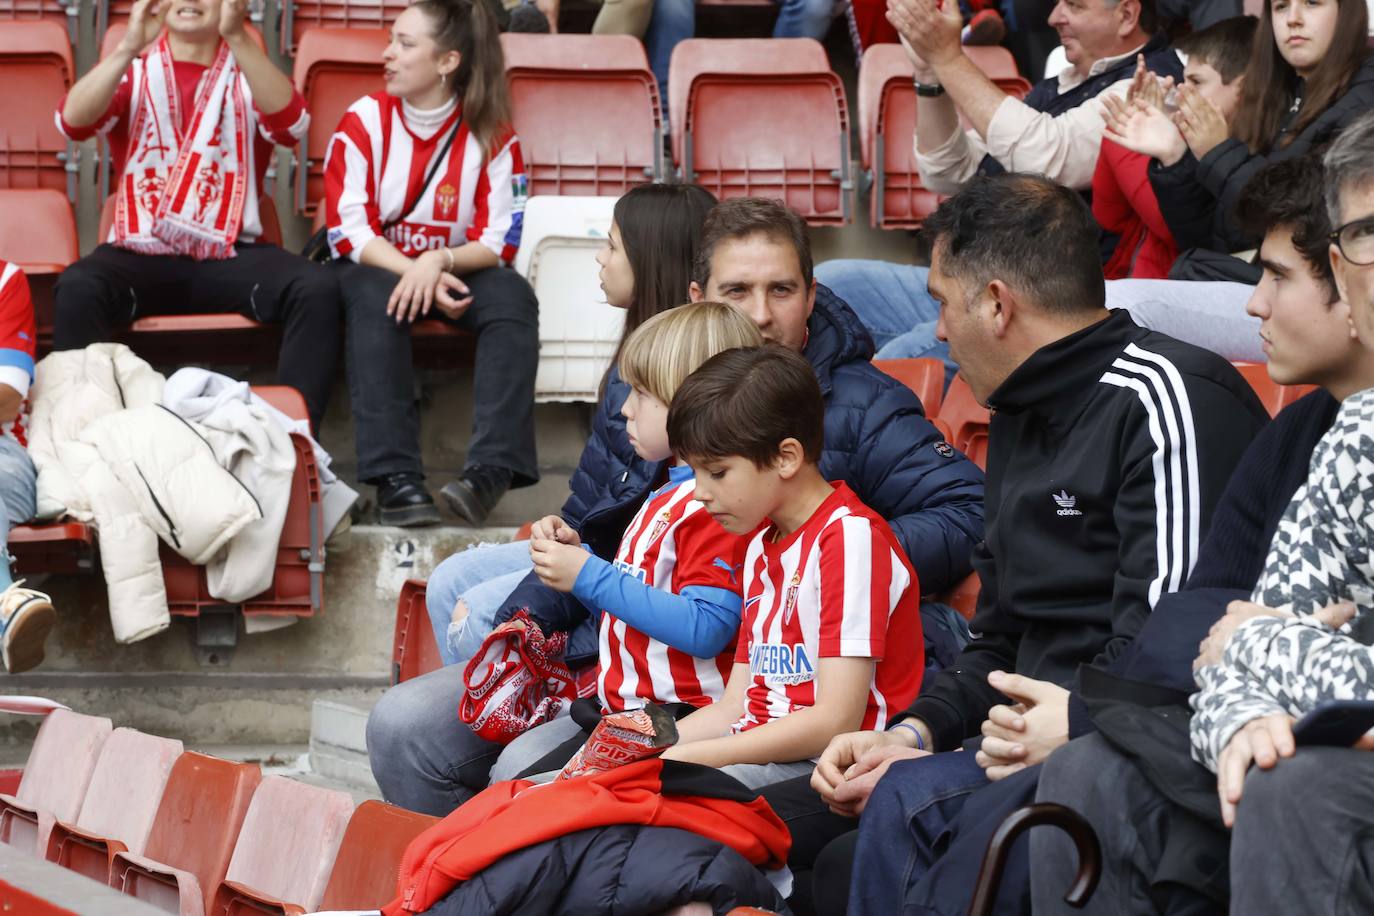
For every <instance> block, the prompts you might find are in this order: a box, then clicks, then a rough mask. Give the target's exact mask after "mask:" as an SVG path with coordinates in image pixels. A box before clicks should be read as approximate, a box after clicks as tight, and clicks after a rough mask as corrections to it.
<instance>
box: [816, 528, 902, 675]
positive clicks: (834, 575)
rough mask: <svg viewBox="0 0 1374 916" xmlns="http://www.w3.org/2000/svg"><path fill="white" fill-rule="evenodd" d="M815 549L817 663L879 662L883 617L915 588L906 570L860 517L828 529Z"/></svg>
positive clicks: (884, 633) (883, 637)
mask: <svg viewBox="0 0 1374 916" xmlns="http://www.w3.org/2000/svg"><path fill="white" fill-rule="evenodd" d="M816 549H817V550H818V551H819V553H820V556H819V558H818V559H817V564H818V567H819V569H818V572H819V577H820V618H821V619H820V656H821V658H827V657H834V656H850V657H857V658H877V659H880V658H882V657H883V649H884V646H885V644H886V641H887V621H888V618H889V617H890V616H891V614H892V610H893V608H895V607H896V606H897V602H898V600H899V599H900V598H901V596H902V595H903V594H904V593H905V592H906V590H907V589H908V588H911V587H914V583H912V582H910V576H909V575H908V574H907V572H906V568H905V567H904V566H903V565H902V564H901V563H900V562H898V561H897V560H896V558H895V557H894V554H893V551H892V547H891V545H890V544H889V543H888V541H887V539H886V538H884V537H883V535H882V532H881V531H879V530H878V529H877V528H875V526H874V525H873V523H872V522H871V521H870V520H869V519H867V518H864V517H863V516H861V515H848V516H845V517H844V518H842V519H840V520H839V521H838V522H835V523H833V524H830V525H827V526H826V528H825V530H824V531H822V532H821V536H820V540H819V542H818V543H817V545H816Z"/></svg>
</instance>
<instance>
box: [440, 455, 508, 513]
mask: <svg viewBox="0 0 1374 916" xmlns="http://www.w3.org/2000/svg"><path fill="white" fill-rule="evenodd" d="M510 479H511V473H510V471H508V470H506V469H505V468H493V467H484V466H483V465H480V464H476V465H473V466H472V467H470V468H468V469H467V470H465V471H463V476H462V477H460V478H459V479H458V480H454V481H451V482H449V483H446V484H444V488H443V489H442V490H440V491H439V495H440V496H442V497H443V498H444V502H446V503H448V507H449V508H450V509H452V510H453V514H454V515H456V516H458V517H459V518H461V519H463V520H464V521H466V522H467V523H468V524H469V525H473V526H475V527H480V526H481V525H483V524H485V523H486V520H487V516H488V515H490V514H491V510H492V509H493V508H495V506H496V504H497V503H499V502H500V501H501V497H502V496H505V495H506V491H507V490H509V489H510Z"/></svg>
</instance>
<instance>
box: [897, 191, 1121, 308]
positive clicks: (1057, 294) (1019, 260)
mask: <svg viewBox="0 0 1374 916" xmlns="http://www.w3.org/2000/svg"><path fill="white" fill-rule="evenodd" d="M921 231H922V233H923V234H925V235H926V236H928V237H929V238H930V244H931V249H932V250H933V251H937V252H939V253H940V255H941V264H940V268H941V270H942V271H943V272H944V273H946V274H949V275H950V276H951V277H953V278H954V279H956V280H958V281H959V283H960V285H961V286H963V288H964V289H965V290H967V291H972V290H975V289H981V288H982V287H983V286H985V285H987V284H988V283H990V282H991V281H993V280H998V279H1000V280H1002V281H1004V282H1006V283H1007V284H1008V285H1011V286H1014V287H1016V288H1017V289H1019V290H1021V291H1023V292H1024V293H1026V294H1027V295H1029V296H1030V297H1031V298H1032V299H1033V300H1034V302H1035V303H1036V304H1037V305H1039V307H1040V308H1042V309H1044V310H1045V311H1047V312H1052V313H1056V314H1061V315H1062V314H1076V313H1081V312H1086V311H1091V310H1093V309H1100V308H1102V307H1103V303H1104V302H1105V301H1106V297H1107V287H1106V281H1105V279H1104V278H1103V276H1102V259H1101V258H1102V255H1101V249H1100V247H1099V244H1098V228H1097V223H1095V222H1094V221H1093V217H1092V213H1091V212H1090V211H1089V210H1088V205H1087V204H1085V203H1084V202H1083V198H1082V197H1081V196H1079V194H1078V193H1077V192H1075V191H1071V190H1069V189H1068V188H1065V187H1063V186H1061V185H1057V184H1055V183H1054V182H1052V181H1050V180H1049V179H1048V178H1046V177H1044V176H1043V175H1031V174H1027V173H1024V172H1012V173H1007V174H1002V175H994V176H980V177H977V178H974V179H973V180H972V181H970V182H969V183H968V184H967V185H965V186H964V188H963V190H961V191H960V192H959V193H958V194H955V195H954V196H953V197H951V198H949V199H948V200H946V201H945V202H944V203H942V204H940V207H939V209H937V210H936V211H935V212H934V213H933V214H932V215H931V216H929V217H928V218H927V219H926V221H925V224H924V225H923V226H922V227H921Z"/></svg>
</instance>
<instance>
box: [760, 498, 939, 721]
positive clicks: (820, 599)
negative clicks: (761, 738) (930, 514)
mask: <svg viewBox="0 0 1374 916" xmlns="http://www.w3.org/2000/svg"><path fill="white" fill-rule="evenodd" d="M832 486H833V487H834V488H835V489H834V492H833V493H832V494H831V495H830V496H828V497H827V498H826V500H825V501H824V502H823V503H821V505H820V508H818V509H817V510H816V511H815V513H813V514H812V516H811V517H810V518H809V519H808V520H807V521H806V523H805V524H804V525H802V526H801V527H800V528H798V529H797V530H796V531H794V532H792V533H791V534H790V535H788V536H787V537H785V538H782V539H781V540H774V535H775V533H776V530H777V529H776V528H775V527H774V526H772V525H769V526H768V527H767V528H765V529H764V530H763V531H761V532H759V533H758V534H757V535H756V536H755V537H754V538H753V540H752V541H751V542H750V544H749V551H748V554H747V555H746V557H745V561H744V589H745V591H744V614H743V622H742V625H741V627H740V641H739V645H738V647H737V648H736V655H735V661H736V662H737V663H740V664H747V665H748V666H749V673H750V675H751V680H750V683H749V689H748V692H747V694H746V696H745V709H744V715H743V716H742V717H741V718H740V719H739V720H738V721H737V722H736V723H735V724H734V726H733V728H734V731H736V732H742V731H747V730H749V729H751V728H755V727H757V726H759V725H763V724H765V723H767V722H770V721H772V720H774V719H780V718H782V717H783V716H786V715H788V714H789V713H793V712H796V711H797V710H799V709H804V708H806V707H808V706H814V705H815V704H816V699H817V689H816V669H817V665H818V663H819V662H820V660H821V659H823V658H834V657H838V656H845V657H853V658H872V659H875V660H877V666H876V668H875V669H874V676H873V681H872V683H871V684H870V686H869V692H868V707H867V709H866V711H865V712H864V718H863V724H862V725H861V726H860V727H861V728H864V729H881V728H886V727H887V723H888V720H889V718H890V716H891V715H892V714H893V713H894V712H899V711H901V710H902V709H905V708H906V706H907V704H908V703H910V702H911V701H912V700H914V699H915V698H916V694H917V692H918V691H919V690H920V686H921V673H922V671H923V669H924V668H925V657H924V656H925V653H924V650H923V647H922V638H921V617H920V610H919V605H920V587H919V585H918V583H917V581H916V574H915V572H914V571H913V570H912V568H911V564H910V563H909V562H908V561H907V558H906V555H905V554H904V553H903V552H902V548H901V546H900V545H899V544H898V543H897V539H896V538H895V537H894V536H893V534H892V529H891V528H889V527H888V525H887V522H885V521H884V520H883V519H882V518H881V517H880V516H878V514H877V513H875V512H874V511H873V510H872V509H870V508H868V507H867V506H865V505H864V504H863V502H862V501H860V499H859V497H858V496H856V495H855V494H854V491H853V490H851V489H850V488H849V486H848V485H847V484H845V483H843V482H841V483H835V484H832Z"/></svg>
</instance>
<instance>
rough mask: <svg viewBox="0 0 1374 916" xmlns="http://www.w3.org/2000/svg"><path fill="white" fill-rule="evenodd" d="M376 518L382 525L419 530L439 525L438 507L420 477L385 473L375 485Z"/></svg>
mask: <svg viewBox="0 0 1374 916" xmlns="http://www.w3.org/2000/svg"><path fill="white" fill-rule="evenodd" d="M377 516H378V519H379V520H380V521H381V523H382V524H383V525H395V526H396V527H398V528H422V527H424V526H426V525H437V524H439V507H438V506H436V505H435V504H434V497H432V496H430V495H429V491H428V490H426V489H425V479H424V477H422V476H420V475H419V474H387V475H386V476H385V477H383V478H382V481H381V483H379V484H378V485H377Z"/></svg>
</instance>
